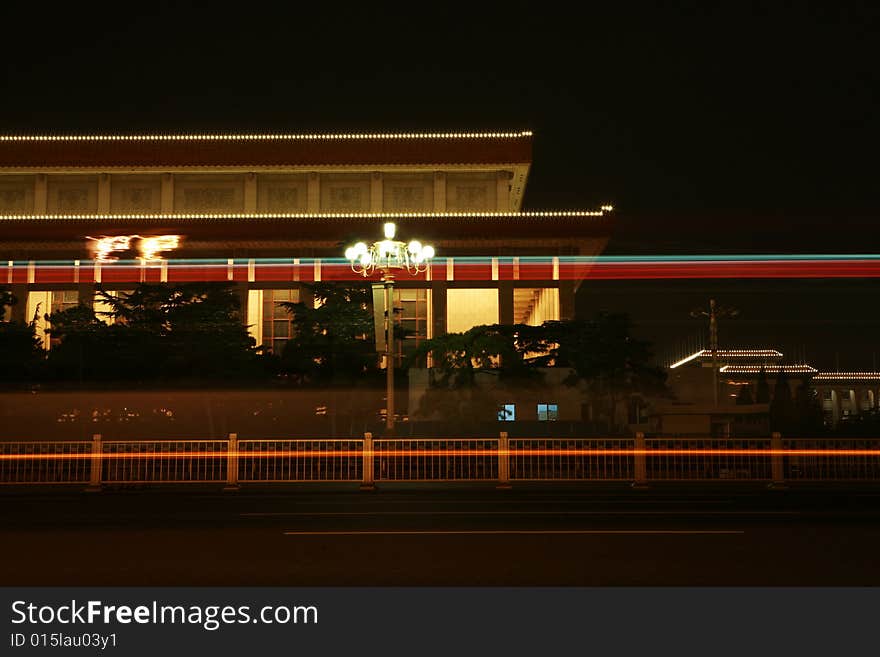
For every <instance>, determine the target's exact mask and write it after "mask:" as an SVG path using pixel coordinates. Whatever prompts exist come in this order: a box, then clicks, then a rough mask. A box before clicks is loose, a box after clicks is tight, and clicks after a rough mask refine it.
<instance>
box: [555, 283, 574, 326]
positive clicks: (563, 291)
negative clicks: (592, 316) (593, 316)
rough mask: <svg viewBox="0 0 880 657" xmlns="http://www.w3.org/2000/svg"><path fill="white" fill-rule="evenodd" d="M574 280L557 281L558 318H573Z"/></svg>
mask: <svg viewBox="0 0 880 657" xmlns="http://www.w3.org/2000/svg"><path fill="white" fill-rule="evenodd" d="M574 300H575V287H574V281H559V319H563V320H564V319H574V313H575V308H574V305H575V304H574Z"/></svg>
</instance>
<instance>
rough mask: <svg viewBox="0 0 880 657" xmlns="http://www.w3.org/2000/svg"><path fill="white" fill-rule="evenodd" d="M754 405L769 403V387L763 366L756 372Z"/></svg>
mask: <svg viewBox="0 0 880 657" xmlns="http://www.w3.org/2000/svg"><path fill="white" fill-rule="evenodd" d="M755 403H756V404H769V403H770V385H769V384H768V383H767V370H765V369H764V366H763V365H761V369H760V370H759V371H758V380H757V382H756V383H755Z"/></svg>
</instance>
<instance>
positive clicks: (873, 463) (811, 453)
mask: <svg viewBox="0 0 880 657" xmlns="http://www.w3.org/2000/svg"><path fill="white" fill-rule="evenodd" d="M782 444H783V449H784V450H785V451H786V452H787V453H786V455H785V462H784V470H783V478H784V479H785V480H786V481H817V482H821V481H878V480H880V439H847V440H841V439H836V440H822V439H806V438H801V439H795V440H783V441H782Z"/></svg>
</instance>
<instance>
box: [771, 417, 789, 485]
mask: <svg viewBox="0 0 880 657" xmlns="http://www.w3.org/2000/svg"><path fill="white" fill-rule="evenodd" d="M770 450H771V452H772V453H771V455H770V476H771V479H772V481H771V482H770V488H785V487H786V486H785V469H784V467H783V460H782V459H783V458H784V457H783V455H782V434H781V433H779V432H778V431H774V432H773V433H772V434H770Z"/></svg>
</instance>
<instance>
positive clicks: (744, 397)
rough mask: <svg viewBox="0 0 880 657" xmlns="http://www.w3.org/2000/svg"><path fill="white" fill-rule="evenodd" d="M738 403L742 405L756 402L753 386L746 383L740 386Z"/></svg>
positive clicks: (737, 397)
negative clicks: (753, 395) (753, 396)
mask: <svg viewBox="0 0 880 657" xmlns="http://www.w3.org/2000/svg"><path fill="white" fill-rule="evenodd" d="M736 403H737V404H738V405H741V406H744V405H748V404H754V403H755V400H754V399H752V386H750V385H749V384H745V385H741V386H740V387H739V394H738V395H737V396H736Z"/></svg>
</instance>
